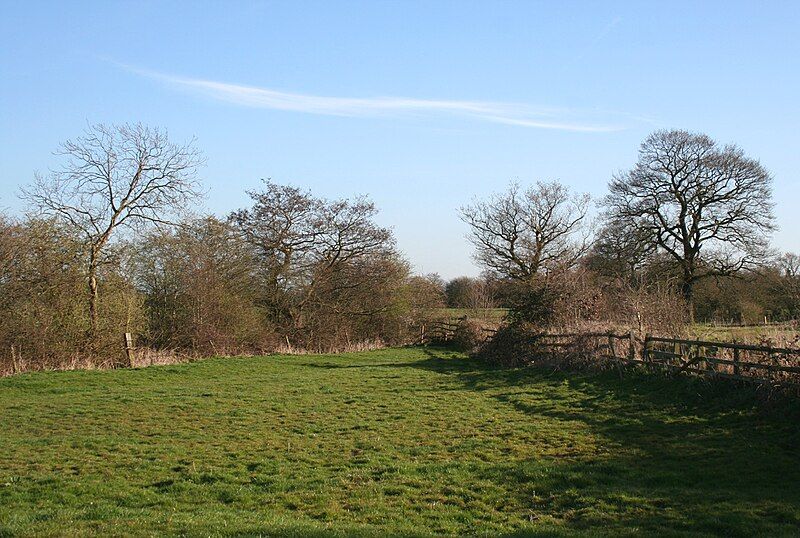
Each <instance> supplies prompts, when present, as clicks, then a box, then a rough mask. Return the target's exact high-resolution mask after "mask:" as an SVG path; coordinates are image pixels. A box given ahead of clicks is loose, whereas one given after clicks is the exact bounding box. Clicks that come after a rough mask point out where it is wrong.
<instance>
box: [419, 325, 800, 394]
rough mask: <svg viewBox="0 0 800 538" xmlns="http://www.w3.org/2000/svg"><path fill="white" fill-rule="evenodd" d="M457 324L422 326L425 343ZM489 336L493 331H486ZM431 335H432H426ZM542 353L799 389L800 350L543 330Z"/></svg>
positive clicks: (442, 339)
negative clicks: (549, 332) (559, 332)
mask: <svg viewBox="0 0 800 538" xmlns="http://www.w3.org/2000/svg"><path fill="white" fill-rule="evenodd" d="M457 328H458V323H454V322H434V323H432V324H429V325H428V329H427V330H428V332H427V333H425V331H424V330H423V338H422V343H447V342H449V341H450V340H451V339H452V337H453V334H454V333H455V331H456V330H457ZM484 331H485V332H486V333H487V339H489V338H492V336H493V334H494V332H495V331H494V330H491V329H484ZM426 335H427V336H426ZM536 347H537V349H538V351H539V352H540V353H543V354H546V355H551V356H556V355H558V354H572V355H573V356H575V355H581V356H583V358H584V359H588V360H601V361H602V360H608V361H613V362H617V363H620V364H630V365H640V366H645V367H647V368H649V369H661V370H666V371H671V372H675V373H687V374H693V375H700V376H704V377H709V378H715V379H718V378H724V379H733V380H736V381H743V382H747V383H758V384H765V385H770V386H789V387H792V388H794V389H796V390H800V349H790V348H778V347H769V346H757V345H749V344H739V343H735V342H711V341H704V340H684V339H678V338H662V337H657V336H651V335H646V336H645V337H644V340H642V339H641V338H637V337H636V336H635V334H634V333H633V332H631V333H626V334H617V333H613V332H595V333H592V332H586V333H564V334H544V335H541V337H540V339H539V340H538V341H537V342H536Z"/></svg>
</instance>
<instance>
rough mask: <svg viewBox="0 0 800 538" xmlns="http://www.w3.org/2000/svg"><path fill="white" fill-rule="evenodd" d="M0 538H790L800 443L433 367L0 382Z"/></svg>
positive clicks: (675, 411)
mask: <svg viewBox="0 0 800 538" xmlns="http://www.w3.org/2000/svg"><path fill="white" fill-rule="evenodd" d="M0 450H2V453H0V535H4V536H13V535H26V536H27V535H52V534H59V535H61V534H67V535H73V534H80V535H109V534H114V535H155V534H158V535H161V534H184V535H235V536H247V535H264V536H273V535H274V536H291V535H295V536H329V535H334V536H335V535H365V536H383V535H387V534H388V535H404V536H417V535H431V534H459V535H465V534H468V535H491V536H495V535H504V534H507V535H517V536H524V535H534V536H536V535H546V536H551V535H634V534H638V535H654V534H658V535H674V536H684V535H699V536H702V535H708V536H712V535H725V536H753V535H770V536H781V535H783V536H790V535H797V534H798V533H800V427H799V426H798V412H797V408H796V406H794V405H793V404H788V403H783V404H781V407H780V409H772V410H764V408H763V407H757V406H755V405H754V400H753V398H752V394H750V393H748V392H747V391H745V390H742V389H730V388H728V387H724V386H719V385H706V384H703V383H702V382H700V381H698V380H692V379H679V380H669V381H668V380H664V379H661V378H658V377H655V376H644V375H633V376H629V377H625V378H623V379H620V378H619V377H618V376H616V375H614V374H611V373H609V374H579V375H577V374H570V375H568V374H564V373H550V372H543V371H541V370H537V369H533V368H528V369H514V370H499V369H490V368H486V367H483V366H482V365H481V364H479V363H477V362H475V361H472V360H469V359H466V358H464V357H463V356H461V355H458V354H455V353H452V352H449V351H444V350H433V349H402V350H398V349H395V350H384V351H374V352H367V353H358V354H350V355H341V356H271V357H258V358H246V359H212V360H207V361H202V362H197V363H192V364H185V365H177V366H165V367H152V368H146V369H140V370H116V371H88V372H79V371H73V372H53V373H34V374H25V375H20V376H17V377H13V378H7V379H2V380H0Z"/></svg>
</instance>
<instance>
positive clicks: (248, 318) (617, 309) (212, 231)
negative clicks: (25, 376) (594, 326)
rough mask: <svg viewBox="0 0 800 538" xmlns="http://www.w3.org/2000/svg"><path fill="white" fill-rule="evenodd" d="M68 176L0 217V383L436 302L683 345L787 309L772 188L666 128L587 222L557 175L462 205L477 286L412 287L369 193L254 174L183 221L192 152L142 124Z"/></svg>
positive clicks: (258, 346) (195, 192)
mask: <svg viewBox="0 0 800 538" xmlns="http://www.w3.org/2000/svg"><path fill="white" fill-rule="evenodd" d="M58 153H59V154H60V156H61V157H62V166H61V167H60V168H58V169H56V170H54V171H52V172H51V173H49V174H47V175H36V177H35V181H34V182H33V184H32V185H31V186H30V187H29V188H27V189H25V190H24V191H23V194H22V196H23V198H24V199H25V200H26V201H27V202H28V204H29V209H30V211H29V213H28V214H27V216H25V217H24V218H13V217H12V216H10V215H6V216H2V215H0V370H3V371H6V372H8V371H12V370H20V369H29V368H49V367H64V366H69V365H84V364H87V365H88V364H94V365H111V364H119V363H121V362H123V361H124V360H125V359H124V358H125V355H124V353H123V344H122V335H123V334H124V333H131V334H133V335H134V336H135V339H136V344H137V346H139V347H140V348H146V349H150V350H166V351H171V352H179V353H191V354H203V355H208V354H229V353H242V352H266V351H273V350H277V349H281V348H294V349H305V350H311V351H328V350H340V349H348V348H357V347H359V346H363V345H365V344H367V345H369V344H375V345H381V344H401V343H408V342H412V341H414V339H415V337H416V334H415V331H417V330H418V326H419V324H420V322H422V321H424V319H425V318H426V317H427V316H430V315H434V313H435V312H436V311H437V309H441V308H442V307H443V306H445V305H448V306H451V307H456V308H463V309H472V310H474V311H476V312H477V311H481V310H484V309H488V308H494V307H503V308H507V309H508V310H509V315H508V321H509V322H510V323H515V322H524V323H529V324H538V325H541V326H544V325H553V324H558V325H562V326H573V327H576V326H580V325H581V324H585V323H604V324H610V325H616V326H620V325H622V326H626V327H633V328H638V329H640V330H655V331H656V332H662V333H665V332H680V330H681V327H685V324H686V322H687V321H689V319H690V318H691V317H692V316H694V317H695V319H697V320H701V321H711V320H724V321H736V322H757V321H761V320H763V319H764V318H765V317H766V318H767V319H769V320H771V321H778V320H786V319H796V318H797V317H798V314H800V276H798V275H799V274H800V273H798V271H799V270H800V258H798V257H797V256H795V255H791V254H785V255H782V256H778V255H777V254H776V253H774V252H772V251H771V250H770V248H769V240H768V238H769V233H770V232H771V231H772V229H774V222H773V221H774V217H773V215H772V200H771V176H770V175H769V174H768V173H767V172H766V170H765V169H764V168H763V167H762V166H761V165H760V164H759V163H758V162H757V161H755V160H752V159H749V158H748V157H746V156H745V155H744V154H743V152H742V151H741V150H740V149H739V148H737V147H736V146H719V145H717V144H716V143H715V142H714V141H712V140H710V139H709V138H708V137H705V136H704V135H695V134H691V133H687V132H685V131H659V132H656V133H654V134H653V135H651V136H650V137H649V138H648V139H647V140H646V141H645V142H644V143H643V144H642V148H641V149H640V158H639V162H638V163H637V164H636V166H635V167H634V168H632V169H631V170H630V171H628V172H625V173H622V174H618V175H617V176H614V177H613V178H612V180H611V182H610V184H609V190H610V193H609V195H608V196H607V197H606V198H605V199H603V201H602V205H603V208H604V212H603V214H602V217H601V219H600V222H598V223H597V224H598V226H595V225H594V223H589V222H588V217H587V208H588V206H589V202H590V201H589V198H588V196H587V195H580V194H574V193H572V192H571V191H570V190H569V189H568V188H567V187H566V186H564V185H562V184H560V183H558V182H539V183H536V184H534V185H531V186H529V187H526V188H523V187H521V186H519V185H517V184H511V185H510V186H509V188H508V189H507V190H506V191H504V192H499V193H496V194H495V195H493V196H491V197H489V198H487V199H483V200H475V201H474V202H473V204H471V205H469V206H467V207H465V208H463V209H462V210H461V218H462V220H464V221H465V223H466V224H467V225H468V229H469V235H468V239H469V240H470V242H471V243H472V244H473V245H474V247H475V259H476V261H477V262H478V263H479V264H480V265H481V266H482V267H483V269H484V273H483V276H481V277H480V278H467V277H463V278H458V279H454V280H452V281H450V282H444V281H443V280H442V279H441V278H440V277H439V276H438V275H426V276H419V275H414V274H413V273H412V271H411V268H410V265H409V263H408V262H407V261H406V260H405V259H404V257H403V255H402V254H401V253H400V252H398V250H397V248H396V244H395V240H394V237H393V235H392V232H391V230H390V229H388V228H384V227H382V226H380V225H378V224H377V223H376V222H375V215H376V209H375V207H374V205H373V204H372V202H370V201H369V200H367V199H365V198H356V199H352V200H327V199H323V198H320V197H318V196H316V195H314V194H313V193H311V192H308V191H305V190H302V189H298V188H295V187H291V186H286V185H280V184H277V183H273V182H271V181H266V182H264V184H263V185H262V187H261V189H259V190H256V191H253V192H249V193H248V194H249V196H250V199H251V200H250V204H249V206H248V207H245V208H242V209H240V210H238V211H234V212H232V213H231V214H229V215H225V216H202V215H197V214H193V212H192V209H193V208H194V207H197V206H198V200H199V199H200V198H201V197H202V192H203V190H202V188H201V185H200V183H199V181H198V180H197V170H198V168H199V167H200V166H201V165H202V164H203V158H202V156H201V154H200V153H199V152H198V151H197V149H196V148H195V147H194V145H193V144H192V143H189V144H185V145H180V144H175V143H173V142H171V141H170V140H168V138H167V136H166V133H165V132H163V131H160V130H158V129H151V128H148V127H144V126H141V125H122V126H103V125H98V126H94V127H91V128H89V129H88V130H87V132H86V133H85V135H84V136H82V137H79V138H76V139H74V140H71V141H67V142H65V143H64V144H63V145H62V146H61V147H60V148H59V152H58Z"/></svg>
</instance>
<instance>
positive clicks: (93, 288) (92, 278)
mask: <svg viewBox="0 0 800 538" xmlns="http://www.w3.org/2000/svg"><path fill="white" fill-rule="evenodd" d="M97 333H98V330H97V252H96V250H95V249H94V248H93V249H92V250H91V253H90V254H89V350H90V351H91V353H92V354H94V353H95V352H96V351H97Z"/></svg>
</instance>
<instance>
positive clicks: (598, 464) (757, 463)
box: [384, 349, 800, 536]
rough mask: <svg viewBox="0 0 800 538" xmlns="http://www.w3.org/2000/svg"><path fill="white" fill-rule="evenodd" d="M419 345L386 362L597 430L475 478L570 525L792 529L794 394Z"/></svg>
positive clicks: (797, 470)
mask: <svg viewBox="0 0 800 538" xmlns="http://www.w3.org/2000/svg"><path fill="white" fill-rule="evenodd" d="M425 354H426V355H427V358H425V359H422V360H418V361H410V362H406V363H399V364H395V365H388V364H384V366H393V367H411V368H422V369H425V370H428V371H432V372H436V373H438V374H445V375H450V376H453V379H454V380H456V381H457V382H458V383H459V384H460V385H461V386H462V387H464V388H465V389H469V390H474V391H482V392H483V393H484V394H485V395H487V396H489V397H491V398H494V399H496V400H498V401H500V402H502V403H503V404H505V405H508V406H510V407H511V408H513V409H514V410H515V411H517V412H521V413H523V414H525V415H527V416H530V417H532V418H534V417H548V418H552V419H555V420H556V421H562V422H564V423H565V424H570V423H572V424H574V423H577V424H578V425H579V426H580V427H581V428H582V429H588V431H590V432H591V434H592V435H593V436H595V437H596V438H598V439H601V440H602V441H601V444H602V446H603V448H604V450H603V451H602V453H598V454H597V455H596V456H595V457H588V458H587V457H581V458H577V457H570V456H566V457H565V458H563V459H561V460H559V461H556V462H550V463H548V464H547V465H549V467H547V465H545V464H543V462H542V461H533V460H527V461H509V462H508V463H506V464H500V465H495V466H493V467H492V468H491V469H490V470H488V471H487V473H488V474H487V476H485V477H483V478H486V479H490V480H492V481H495V482H498V483H504V484H513V485H514V486H513V487H511V488H509V489H510V490H511V491H513V492H514V494H515V495H516V496H517V501H518V502H520V503H524V502H528V503H530V502H532V501H531V500H532V499H533V500H534V501H533V502H534V503H535V504H536V506H537V508H538V509H540V510H544V511H545V512H551V513H552V514H553V515H556V516H557V517H559V518H564V517H566V518H567V519H568V520H569V521H570V523H571V525H570V526H571V527H573V528H575V529H587V528H589V527H596V526H597V525H607V524H612V523H615V522H616V523H620V522H623V521H624V522H625V526H626V528H628V529H630V528H638V529H641V530H646V531H648V532H657V533H659V534H661V533H681V532H691V533H694V532H698V531H699V532H703V533H708V534H711V535H726V536H737V535H738V536H750V535H754V534H761V535H763V534H765V533H767V534H772V535H800V487H798V486H797V485H798V484H800V402H797V401H796V400H790V399H783V400H777V401H775V402H772V403H767V404H765V403H764V402H763V401H761V399H760V395H759V394H758V393H757V389H754V388H752V387H750V386H737V385H733V384H730V383H726V382H710V381H708V380H703V379H698V378H690V377H688V376H681V377H667V376H664V375H661V374H656V373H649V372H642V371H641V370H635V371H630V372H628V373H626V374H625V375H624V376H622V377H620V375H619V374H618V373H617V372H600V373H586V372H581V373H574V372H573V373H570V372H563V371H558V372H554V371H548V370H545V369H541V368H536V367H527V368H514V369H503V368H498V367H491V366H487V365H485V364H483V363H481V362H480V361H477V360H475V359H467V358H463V357H462V358H454V357H453V355H452V354H451V353H448V352H447V351H444V350H440V349H425ZM543 465H545V466H546V467H547V470H546V471H544V470H543ZM612 520H613V521H612Z"/></svg>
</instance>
